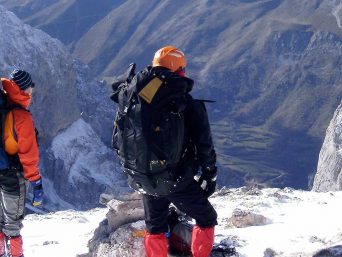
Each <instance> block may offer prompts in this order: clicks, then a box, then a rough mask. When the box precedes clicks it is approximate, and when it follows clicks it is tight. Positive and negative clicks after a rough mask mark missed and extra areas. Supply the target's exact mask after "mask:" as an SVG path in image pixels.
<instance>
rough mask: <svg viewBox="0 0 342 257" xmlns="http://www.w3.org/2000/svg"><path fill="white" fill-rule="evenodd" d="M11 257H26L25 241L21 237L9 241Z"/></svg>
mask: <svg viewBox="0 0 342 257" xmlns="http://www.w3.org/2000/svg"><path fill="white" fill-rule="evenodd" d="M8 244H9V250H10V252H11V254H10V256H11V257H24V255H23V239H22V237H21V236H20V235H19V236H14V237H10V238H9V239H8Z"/></svg>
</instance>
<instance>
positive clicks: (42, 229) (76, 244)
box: [22, 208, 108, 257]
mask: <svg viewBox="0 0 342 257" xmlns="http://www.w3.org/2000/svg"><path fill="white" fill-rule="evenodd" d="M107 212H108V209H107V208H97V209H93V210H90V211H87V212H78V211H72V210H70V211H61V212H56V213H51V214H46V215H38V214H30V215H27V216H26V217H25V220H24V228H23V230H22V236H23V241H24V254H25V257H75V256H77V255H78V254H84V253H87V252H88V248H87V243H88V241H89V239H91V238H92V236H93V232H94V230H95V229H96V228H97V227H98V225H99V223H100V222H101V221H102V220H103V219H105V215H106V213H107Z"/></svg>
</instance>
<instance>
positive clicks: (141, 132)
mask: <svg viewBox="0 0 342 257" xmlns="http://www.w3.org/2000/svg"><path fill="white" fill-rule="evenodd" d="M134 69H135V64H131V65H130V66H129V68H128V70H127V72H126V73H125V75H123V76H121V78H120V79H118V81H116V82H115V83H113V85H112V87H113V90H114V94H113V95H112V100H114V101H115V102H117V103H118V111H117V115H116V118H115V122H114V131H113V140H112V144H113V148H114V149H115V150H116V151H117V153H118V156H119V157H120V159H121V162H122V165H123V167H124V171H125V173H126V174H127V175H128V182H129V184H130V186H131V187H132V188H133V189H135V190H137V191H139V192H141V193H146V194H150V195H158V196H162V195H167V194H169V193H170V191H171V190H172V188H173V187H174V184H175V183H174V180H175V179H176V177H175V173H174V171H175V169H176V167H177V165H178V163H179V161H180V159H181V156H182V153H183V151H184V114H183V111H184V109H185V107H186V102H187V97H186V96H187V93H188V92H189V91H190V90H191V87H192V83H191V82H192V80H190V79H187V78H183V80H182V79H180V80H179V81H183V83H176V84H173V83H172V79H175V75H174V74H173V73H172V72H168V71H165V70H162V72H161V71H160V70H159V72H158V69H157V70H156V69H154V68H151V67H148V68H146V69H144V70H143V71H141V72H139V73H138V74H136V75H134ZM125 77H126V79H124V78H125ZM176 79H177V78H176ZM178 79H179V78H178ZM187 80H189V81H187ZM190 81H191V82H190ZM169 82H170V85H168V83H169Z"/></svg>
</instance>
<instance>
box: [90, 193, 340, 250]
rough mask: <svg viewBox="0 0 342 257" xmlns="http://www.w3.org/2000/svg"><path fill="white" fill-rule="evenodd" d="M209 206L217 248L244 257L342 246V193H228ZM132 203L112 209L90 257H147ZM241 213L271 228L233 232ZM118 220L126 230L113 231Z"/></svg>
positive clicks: (253, 227)
mask: <svg viewBox="0 0 342 257" xmlns="http://www.w3.org/2000/svg"><path fill="white" fill-rule="evenodd" d="M210 201H211V202H212V204H213V205H214V207H215V208H216V210H217V212H218V223H219V225H218V226H217V227H216V229H215V243H220V242H222V241H227V242H230V243H231V244H232V245H234V246H235V247H236V250H237V252H238V254H239V256H240V257H271V256H277V257H298V256H301V257H312V256H313V255H314V254H315V253H318V252H319V251H321V250H323V249H326V248H331V247H334V246H337V245H341V244H342V220H341V219H340V213H339V212H338V211H337V210H338V208H339V206H340V203H341V201H342V192H334V193H332V192H327V193H317V192H310V191H300V190H293V189H291V188H285V189H277V188H265V189H262V190H255V189H249V188H246V187H243V188H236V189H231V190H228V189H225V188H223V189H221V190H220V191H219V192H217V193H215V194H214V195H213V196H212V197H211V198H210ZM133 202H134V201H131V200H130V201H126V202H120V203H119V204H114V205H112V207H109V209H111V208H112V210H110V211H109V212H108V214H107V219H106V220H105V221H103V222H102V223H101V225H100V226H99V228H98V229H97V230H98V231H101V233H95V236H94V237H93V238H92V239H91V241H90V244H89V246H90V253H89V254H88V256H103V257H109V256H127V257H128V256H132V257H133V256H142V257H143V256H145V255H144V254H143V251H142V248H143V233H142V232H143V231H144V229H145V227H144V222H143V221H142V220H135V219H134V220H133V221H132V220H130V215H127V214H128V213H131V212H136V211H137V205H136V203H134V204H132V205H131V203H133ZM116 203H118V202H116ZM119 206H124V208H123V211H122V212H120V211H118V210H119V209H120V208H119ZM128 206H131V207H132V208H128ZM113 209H115V210H116V211H115V212H113ZM138 209H139V208H138ZM236 209H239V210H241V212H243V213H253V214H255V215H256V216H257V215H260V216H262V217H267V222H263V223H259V222H257V223H254V224H253V223H250V224H249V225H248V224H246V226H244V227H242V228H236V227H231V225H230V219H231V218H232V217H233V216H234V215H235V214H234V213H235V212H236V211H235V210H236ZM136 218H137V219H138V218H139V215H137V216H136ZM110 219H112V221H111V222H109V220H110ZM116 219H117V221H120V224H122V226H117V224H118V223H117V224H116V226H114V227H112V228H111V227H110V226H109V223H113V221H115V220H116ZM141 219H142V217H141ZM130 222H132V223H130ZM336 248H338V247H336ZM333 249H335V248H331V250H330V251H331V252H333V251H334V250H333ZM335 252H336V251H335ZM317 256H324V255H317ZM329 256H330V255H329ZM331 256H334V257H337V256H340V255H338V254H335V255H331Z"/></svg>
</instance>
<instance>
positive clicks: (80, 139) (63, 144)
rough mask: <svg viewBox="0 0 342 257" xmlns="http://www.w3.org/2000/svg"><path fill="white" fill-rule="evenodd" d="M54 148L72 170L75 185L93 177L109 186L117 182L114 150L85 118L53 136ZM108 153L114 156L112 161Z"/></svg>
mask: <svg viewBox="0 0 342 257" xmlns="http://www.w3.org/2000/svg"><path fill="white" fill-rule="evenodd" d="M51 150H52V152H53V154H54V157H55V158H56V159H61V160H63V161H64V166H65V169H66V170H69V171H70V172H69V182H70V183H72V184H74V185H75V183H76V182H77V181H85V179H86V178H89V177H90V178H93V179H95V181H97V182H98V183H101V184H104V185H108V186H110V187H111V186H113V185H114V184H115V182H116V176H115V175H114V171H116V170H117V169H118V168H119V167H118V166H119V165H118V164H116V163H115V162H114V154H113V152H112V150H111V149H109V148H108V147H107V146H105V145H104V144H103V143H102V141H101V139H100V138H99V137H98V135H97V134H96V133H95V131H94V130H93V129H92V127H91V126H90V125H89V124H88V123H86V122H85V121H84V120H83V119H82V118H80V119H78V120H77V121H75V122H74V123H73V124H72V125H71V126H70V127H69V128H68V129H66V130H65V131H64V132H62V133H60V134H58V135H57V136H56V137H55V138H54V140H53V141H52V145H51ZM108 156H113V161H111V160H110V158H108Z"/></svg>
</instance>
